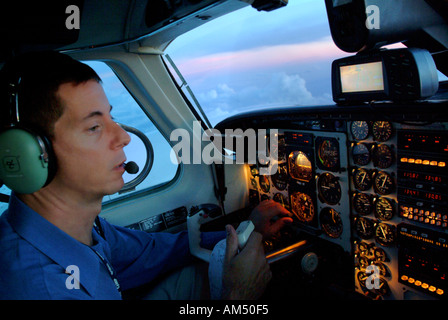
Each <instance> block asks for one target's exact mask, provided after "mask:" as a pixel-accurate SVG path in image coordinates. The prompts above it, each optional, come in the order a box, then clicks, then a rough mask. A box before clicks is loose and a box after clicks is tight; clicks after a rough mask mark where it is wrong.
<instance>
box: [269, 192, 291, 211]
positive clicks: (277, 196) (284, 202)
mask: <svg viewBox="0 0 448 320" xmlns="http://www.w3.org/2000/svg"><path fill="white" fill-rule="evenodd" d="M272 200H274V201H275V202H278V203H280V204H281V205H282V206H283V207H284V208H286V209H287V210H289V202H288V197H286V196H285V195H283V194H281V193H276V194H275V195H274V197H273V198H272Z"/></svg>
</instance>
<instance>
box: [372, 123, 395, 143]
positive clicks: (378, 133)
mask: <svg viewBox="0 0 448 320" xmlns="http://www.w3.org/2000/svg"><path fill="white" fill-rule="evenodd" d="M372 134H373V138H374V139H375V140H376V141H381V142H383V141H387V140H389V139H390V137H391V136H392V124H391V123H390V122H389V121H375V122H374V123H373V126H372Z"/></svg>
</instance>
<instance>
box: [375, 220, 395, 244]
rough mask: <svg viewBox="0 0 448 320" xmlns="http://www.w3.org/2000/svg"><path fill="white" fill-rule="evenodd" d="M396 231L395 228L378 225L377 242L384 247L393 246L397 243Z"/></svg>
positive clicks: (383, 224) (382, 224) (376, 229)
mask: <svg viewBox="0 0 448 320" xmlns="http://www.w3.org/2000/svg"><path fill="white" fill-rule="evenodd" d="M395 238H396V236H395V229H394V227H393V226H391V225H388V224H385V223H378V225H377V226H376V228H375V240H376V242H378V243H379V244H380V245H382V246H384V247H388V246H391V245H393V244H394V243H395Z"/></svg>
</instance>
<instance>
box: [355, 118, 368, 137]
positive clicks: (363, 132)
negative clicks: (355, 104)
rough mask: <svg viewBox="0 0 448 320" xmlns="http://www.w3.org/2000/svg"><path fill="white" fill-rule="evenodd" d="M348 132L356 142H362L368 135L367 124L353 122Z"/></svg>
mask: <svg viewBox="0 0 448 320" xmlns="http://www.w3.org/2000/svg"><path fill="white" fill-rule="evenodd" d="M350 130H351V132H352V135H353V138H355V139H356V140H363V139H365V138H367V137H368V135H369V124H368V123H367V121H353V122H352V124H351V126H350Z"/></svg>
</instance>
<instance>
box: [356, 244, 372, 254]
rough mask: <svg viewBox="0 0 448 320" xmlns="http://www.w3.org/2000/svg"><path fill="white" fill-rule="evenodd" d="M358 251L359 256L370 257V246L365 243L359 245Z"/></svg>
mask: <svg viewBox="0 0 448 320" xmlns="http://www.w3.org/2000/svg"><path fill="white" fill-rule="evenodd" d="M358 250H359V254H360V255H361V256H362V257H363V256H367V255H369V251H370V245H369V244H367V243H365V242H364V241H361V242H359V243H358Z"/></svg>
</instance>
